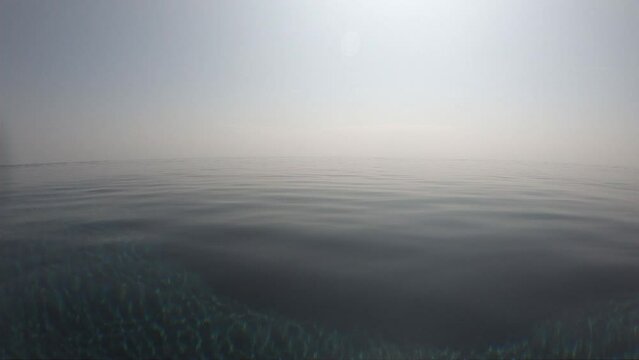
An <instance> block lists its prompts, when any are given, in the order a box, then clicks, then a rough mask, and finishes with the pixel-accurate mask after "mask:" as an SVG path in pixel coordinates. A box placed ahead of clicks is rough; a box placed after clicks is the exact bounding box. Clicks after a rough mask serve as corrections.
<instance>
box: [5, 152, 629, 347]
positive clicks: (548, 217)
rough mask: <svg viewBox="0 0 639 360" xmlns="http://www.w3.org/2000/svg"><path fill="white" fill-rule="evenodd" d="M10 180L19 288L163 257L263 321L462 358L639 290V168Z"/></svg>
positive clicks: (16, 176)
mask: <svg viewBox="0 0 639 360" xmlns="http://www.w3.org/2000/svg"><path fill="white" fill-rule="evenodd" d="M0 173H1V175H0V186H1V188H0V211H1V214H0V216H1V220H0V225H1V227H0V241H1V244H0V246H1V247H0V251H2V252H3V254H2V255H3V256H4V258H5V260H6V259H11V260H13V261H15V262H17V263H18V264H17V265H15V266H12V267H11V268H10V269H9V267H4V268H3V274H2V275H1V276H0V280H1V281H2V282H3V284H8V283H11V284H16V283H18V284H19V283H20V281H21V279H22V277H21V276H22V275H21V274H29V276H37V274H38V273H39V272H45V270H44V269H47V270H46V271H49V270H48V269H51V264H56V263H65V261H66V262H69V261H70V260H68V259H66V260H65V255H64V254H65V253H69V254H71V253H73V252H74V251H75V250H77V249H84V248H86V247H90V246H98V245H105V244H107V245H108V244H118V243H126V244H134V245H136V244H137V245H143V246H151V247H153V249H155V250H154V251H156V254H160V255H158V256H160V258H161V259H162V260H161V262H162V263H165V264H169V265H170V267H171V269H173V268H175V269H180V271H183V272H185V273H188V274H190V275H193V276H195V277H197V278H198V284H200V283H201V285H198V286H202V287H203V288H206V291H210V292H211V293H214V294H215V295H216V296H220V297H222V298H224V299H228V300H229V301H232V302H234V303H237V304H241V305H242V306H246V307H247V308H250V309H252V311H258V312H261V313H264V314H274V316H278V317H282V318H285V319H289V320H291V321H295V322H298V323H300V324H303V325H308V326H317V327H321V328H326V329H331V330H336V331H339V332H343V333H365V334H370V336H371V337H374V338H376V339H378V338H379V339H384V341H388V342H392V343H395V344H402V346H404V345H406V346H417V347H419V346H431V347H440V348H452V349H462V350H463V349H482V348H486V347H489V346H500V345H501V344H509V343H516V342H518V341H524V340H525V339H527V338H529V337H530V336H531V335H530V334H531V333H532V332H533V331H534V329H536V328H538V326H539V324H544V323H547V322H552V321H558V320H556V319H571V318H575V317H578V316H579V315H578V314H581V313H583V312H594V313H597V311H599V310H598V309H605V308H606V306H609V304H610V303H611V302H616V301H619V302H623V301H627V299H632V298H634V297H635V296H636V295H637V294H639V281H638V280H639V239H638V235H639V170H637V169H629V168H614V167H596V166H583V165H569V164H544V163H516V162H497V161H492V162H491V161H483V162H482V161H462V160H458V161H452V160H450V161H443V160H441V161H435V160H397V159H339V158H299V159H296V158H290V159H284V158H282V159H277V158H276V159H206V160H204V159H202V160H172V161H130V162H96V163H64V164H44V165H29V166H9V167H2V168H0ZM36 243H37V244H39V246H40V247H36V248H37V249H39V250H29V251H27V250H25V251H21V250H20V247H25V248H26V247H29V246H31V245H32V244H36ZM30 244H31V245H30ZM42 244H44V246H42ZM43 249H44V250H43ZM47 249H56V250H55V251H57V253H56V255H55V256H47V254H46V253H47V252H48V251H49V250H47ZM51 251H52V252H53V250H51ZM5 262H6V261H5ZM169 265H167V266H169ZM136 266H138V265H136ZM16 269H17V270H16ZM135 271H136V272H138V273H140V270H135ZM34 274H35V275H34ZM117 274H119V273H118V272H114V275H113V276H114V277H117V276H119V275H117ZM190 275H189V276H190ZM25 281H26V280H25ZM56 281H58V280H56ZM59 281H60V282H61V284H62V285H60V286H62V287H64V286H65V285H64V284H65V281H66V280H59ZM71 281H72V280H71V279H69V283H70V282H71ZM140 281H142V282H143V280H140ZM25 284H26V282H25ZM56 284H57V283H56ZM56 286H57V285H56ZM114 286H115V285H114ZM168 288H170V286H168ZM96 291H97V290H96ZM176 291H177V290H176ZM34 294H35V292H34ZM3 296H5V297H6V298H8V297H11V295H10V294H9V293H8V292H7V293H4V295H3ZM23 296H29V295H23ZM33 296H35V295H33ZM5 300H6V299H5ZM114 301H117V300H114ZM176 301H177V300H176ZM8 303H11V301H8ZM6 306H7V307H8V306H9V305H6ZM34 306H36V305H34ZM87 306H89V307H90V305H87ZM593 309H594V310H593ZM5 310H9V309H5ZM0 311H3V309H0ZM38 311H39V310H38ZM61 311H62V310H61ZM88 311H90V310H88ZM634 311H636V308H635V309H634ZM20 316H23V317H25V318H26V317H29V316H35V315H34V313H33V312H29V311H26V310H25V312H24V313H23V314H22V315H20ZM604 316H605V315H604ZM621 316H623V315H621ZM27 320H29V319H25V323H29V324H33V323H37V322H38V321H39V320H33V319H31V320H29V321H31V322H29V321H27ZM11 321H12V322H14V323H15V322H19V321H20V318H19V317H18V318H16V317H14V318H12V319H11ZM562 321H563V320H562ZM29 326H31V325H29ZM33 326H35V325H33ZM51 326H53V327H55V326H58V327H65V326H67V325H65V323H62V322H60V323H58V324H57V325H55V324H54V325H51ZM160 326H162V325H160ZM166 326H169V325H166ZM171 326H175V325H171ZM182 326H186V327H188V326H189V324H188V323H183V324H182ZM568 331H570V330H568ZM633 336H635V337H634V338H633V339H635V338H637V337H636V336H637V335H636V334H635V335H633ZM590 341H596V340H590ZM5 346H9V345H6V344H5ZM619 351H621V353H623V352H626V353H627V352H628V351H631V352H632V351H637V349H636V347H635V348H633V347H632V346H631V348H628V349H619ZM0 354H1V353H0ZM45 355H46V354H45Z"/></svg>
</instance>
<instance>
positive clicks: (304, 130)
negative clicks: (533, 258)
mask: <svg viewBox="0 0 639 360" xmlns="http://www.w3.org/2000/svg"><path fill="white" fill-rule="evenodd" d="M637 114H639V1H622V0H619V1H614V0H609V1H603V0H601V1H600V0H597V1H592V0H571V1H568V0H528V1H517V0H512V1H498V0H495V1H488V0H486V1H481V0H467V1H459V0H442V1H408V0H392V1H382V0H365V1H345V0H344V1H337V0H336V1H332V0H326V1H315V0H312V1H311V0H271V1H263V0H230V1H192V0H182V1H172V2H170V1H143V0H140V1H133V2H132V1H124V0H109V1H101V0H94V1H67V0H58V1H39V0H37V1H32V0H0V163H5V164H20V163H42V162H56V161H87V160H120V159H145V158H154V159H156V158H182V157H217V156H222V157H227V156H349V157H350V156H364V157H410V158H414V157H419V158H455V159H461V158H463V159H500V160H502V159H503V160H532V161H549V162H575V163H593V164H611V165H622V166H633V167H636V166H639V156H638V155H639V118H638V115H637Z"/></svg>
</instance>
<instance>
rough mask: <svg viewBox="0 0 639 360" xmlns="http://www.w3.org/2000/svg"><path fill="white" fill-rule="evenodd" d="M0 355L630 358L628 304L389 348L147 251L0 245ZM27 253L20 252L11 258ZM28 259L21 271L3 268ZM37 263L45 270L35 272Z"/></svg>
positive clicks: (633, 309)
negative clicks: (246, 298)
mask: <svg viewBox="0 0 639 360" xmlns="http://www.w3.org/2000/svg"><path fill="white" fill-rule="evenodd" d="M3 245H4V246H3V254H5V257H4V258H3V259H2V260H3V261H2V264H3V265H2V273H3V274H5V277H6V276H7V275H8V274H11V275H10V279H6V278H5V279H3V284H2V288H1V290H0V291H1V292H0V296H1V299H2V301H1V302H0V304H1V306H2V309H3V312H2V315H1V317H2V323H3V324H9V326H5V327H3V330H2V337H1V339H2V340H0V349H1V351H2V352H1V353H0V354H1V355H2V357H3V358H114V357H115V358H167V357H168V358H210V357H211V356H215V357H217V358H225V359H327V358H330V359H462V358H513V357H514V358H530V359H535V358H576V359H584V358H592V359H596V358H610V357H614V358H629V359H631V358H636V357H637V356H639V345H638V344H639V299H637V298H633V299H626V300H624V301H613V302H609V303H607V304H605V305H604V306H602V307H601V308H599V309H595V310H592V312H589V313H583V314H579V316H578V317H573V318H571V319H555V320H549V321H547V322H545V323H543V324H541V325H539V326H537V327H536V328H535V329H534V331H533V332H532V333H531V334H530V336H529V337H528V338H526V339H522V340H521V341H518V342H514V343H507V344H500V345H492V346H488V347H486V348H480V349H475V350H470V351H468V350H465V351H460V350H456V349H446V348H436V347H423V346H422V347H419V346H413V347H410V346H400V345H397V344H393V343H388V342H385V341H384V339H382V338H379V337H367V336H365V335H364V334H362V333H360V334H349V333H343V332H339V331H335V330H333V329H326V328H322V327H319V326H313V325H309V324H301V323H298V322H295V321H293V320H290V319H286V318H285V317H282V316H278V315H276V314H267V313H261V312H258V311H254V310H252V309H250V308H248V307H246V306H243V305H241V304H237V303H235V302H233V301H231V300H230V299H224V298H221V297H218V296H216V294H215V293H214V292H212V291H211V290H210V289H207V287H206V285H204V284H203V283H202V281H201V279H199V278H198V277H197V275H195V274H193V273H188V272H185V271H184V270H182V269H180V268H179V267H176V266H172V265H171V264H167V263H166V262H165V261H163V260H162V259H163V258H164V257H163V256H158V255H157V254H153V252H152V251H151V250H149V249H148V247H140V246H134V245H132V244H131V243H118V244H107V245H94V246H90V247H87V248H84V249H78V250H77V251H76V252H75V253H73V254H69V253H68V252H65V253H64V254H55V253H54V252H52V251H51V249H50V247H49V246H47V245H46V244H42V243H40V244H38V245H33V246H31V247H30V248H29V249H21V252H15V251H12V250H10V249H7V245H10V246H11V247H12V248H13V249H15V248H16V247H19V244H3ZM22 251H27V253H25V252H22ZM16 258H22V259H24V258H29V259H31V261H32V262H31V263H29V262H25V261H21V260H15V259H16ZM43 262H46V263H47V264H48V265H46V267H45V268H42V267H41V265H42V263H43Z"/></svg>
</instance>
